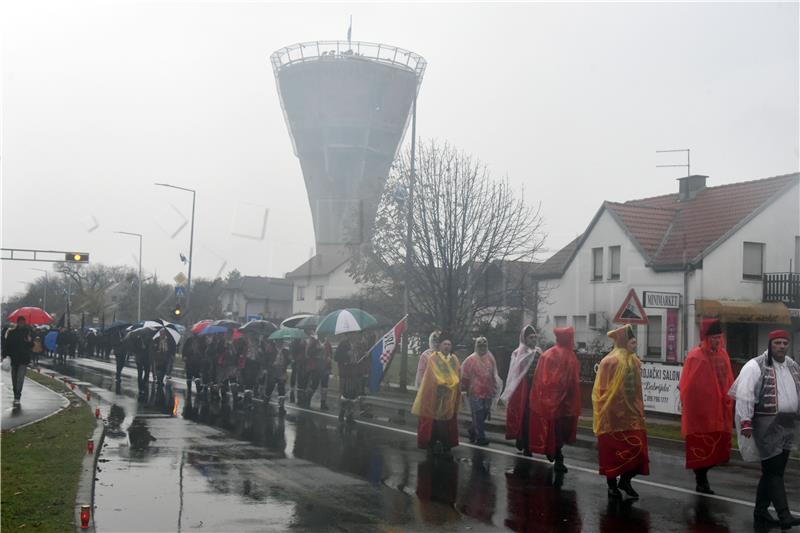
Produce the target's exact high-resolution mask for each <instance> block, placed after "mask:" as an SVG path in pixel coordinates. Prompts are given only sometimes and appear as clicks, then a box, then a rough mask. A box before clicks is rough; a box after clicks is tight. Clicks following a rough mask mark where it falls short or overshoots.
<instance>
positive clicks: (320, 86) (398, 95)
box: [271, 41, 426, 253]
mask: <svg viewBox="0 0 800 533" xmlns="http://www.w3.org/2000/svg"><path fill="white" fill-rule="evenodd" d="M271 61H272V68H273V70H274V72H275V79H276V82H277V85H278V94H279V96H280V100H281V107H282V108H283V114H284V117H285V119H286V124H287V126H288V127H289V135H290V136H291V138H292V145H293V147H294V153H295V155H296V156H297V158H298V159H299V160H300V167H301V169H302V171H303V178H304V180H305V182H306V191H307V193H308V201H309V205H310V207H311V214H312V217H313V220H314V233H315V237H316V245H317V252H318V253H324V252H326V251H337V252H340V253H341V250H342V248H344V247H345V246H346V245H352V244H359V243H361V242H364V241H366V240H368V239H369V238H370V237H371V236H372V232H373V227H374V222H375V212H376V210H377V207H378V201H379V200H380V196H381V194H382V193H383V188H384V185H385V183H386V178H387V176H388V174H389V168H390V166H391V164H392V161H393V160H394V158H395V156H396V154H397V150H398V148H399V146H400V143H401V141H402V139H403V135H404V133H405V130H406V126H407V125H408V122H409V118H410V111H411V108H412V104H413V101H414V98H415V96H416V94H417V91H418V90H419V86H420V83H421V82H422V76H423V74H424V72H425V65H426V63H425V60H424V59H423V58H422V57H421V56H419V55H417V54H415V53H413V52H409V51H408V50H403V49H401V48H397V47H395V46H388V45H385V44H374V43H365V42H355V41H354V42H348V41H317V42H308V43H299V44H294V45H291V46H287V47H285V48H281V49H280V50H278V51H276V52H275V53H274V54H272V56H271Z"/></svg>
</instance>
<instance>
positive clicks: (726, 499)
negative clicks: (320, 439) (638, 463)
mask: <svg viewBox="0 0 800 533" xmlns="http://www.w3.org/2000/svg"><path fill="white" fill-rule="evenodd" d="M286 407H287V408H289V409H294V410H296V411H302V412H304V413H311V414H314V415H320V416H327V417H328V418H334V419H336V420H338V419H339V417H338V416H336V415H332V414H329V413H323V412H320V411H314V410H312V409H305V408H303V407H297V406H294V405H287V406H286ZM355 423H356V424H361V425H363V426H369V427H374V428H378V429H383V430H387V431H394V432H396V433H402V434H404V435H409V436H412V437H416V436H417V433H416V432H415V431H409V430H407V429H400V428H395V427H391V426H384V425H382V424H376V423H374V422H366V421H363V420H355ZM459 446H464V447H466V448H473V449H475V450H483V451H486V452H491V453H496V454H499V455H506V456H508V457H513V458H515V459H527V460H529V461H533V462H535V463H543V464H548V465H549V464H551V463H550V461H548V460H546V459H540V458H538V457H526V456H524V455H519V454H516V453H512V452H508V451H505V450H498V449H496V448H488V447H486V446H477V445H475V444H469V443H466V442H465V443H463V444H459ZM564 464H565V465H566V466H567V467H568V468H571V469H572V470H577V471H578V472H585V473H587V474H595V475H598V474H597V469H592V468H586V467H583V466H578V465H571V464H567V463H564ZM633 481H634V482H635V483H641V484H642V485H648V486H650V487H656V488H659V489H665V490H671V491H673V492H680V493H683V494H691V495H693V496H701V497H704V498H710V499H714V500H719V501H723V502H728V503H735V504H738V505H743V506H745V507H755V503H753V502H748V501H745V500H739V499H737V498H729V497H727V496H720V495H718V494H701V493H699V492H696V491H693V490H691V489H685V488H683V487H677V486H675V485H668V484H666V483H659V482H657V481H650V480H647V479H641V478H634V480H633ZM792 514H794V515H795V516H800V514H799V513H796V512H793V513H792Z"/></svg>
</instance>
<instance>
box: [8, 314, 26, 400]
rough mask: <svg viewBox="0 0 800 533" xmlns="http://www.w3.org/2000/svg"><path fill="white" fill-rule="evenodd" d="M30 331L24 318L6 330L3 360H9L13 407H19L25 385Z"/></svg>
mask: <svg viewBox="0 0 800 533" xmlns="http://www.w3.org/2000/svg"><path fill="white" fill-rule="evenodd" d="M32 346H33V341H31V330H30V329H29V328H28V326H27V323H26V321H25V318H23V317H19V318H18V319H17V325H16V327H14V328H9V329H8V330H6V335H5V343H4V344H3V347H4V349H5V351H4V352H3V358H4V359H5V358H6V357H9V358H11V385H12V387H13V389H14V407H19V405H20V399H21V398H22V386H23V385H24V384H25V371H26V370H27V368H28V364H29V363H30V362H31V347H32Z"/></svg>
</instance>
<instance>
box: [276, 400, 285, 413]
mask: <svg viewBox="0 0 800 533" xmlns="http://www.w3.org/2000/svg"><path fill="white" fill-rule="evenodd" d="M285 402H286V396H278V413H280V414H282V415H285V414H286V407H284V403H285Z"/></svg>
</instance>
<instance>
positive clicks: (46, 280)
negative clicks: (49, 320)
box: [31, 268, 50, 311]
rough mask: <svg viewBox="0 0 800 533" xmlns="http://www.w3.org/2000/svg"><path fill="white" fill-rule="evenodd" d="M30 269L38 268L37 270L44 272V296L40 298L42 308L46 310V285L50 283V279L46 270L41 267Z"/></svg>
mask: <svg viewBox="0 0 800 533" xmlns="http://www.w3.org/2000/svg"><path fill="white" fill-rule="evenodd" d="M31 270H38V271H39V272H44V298H43V300H42V309H44V310H45V311H47V286H48V285H49V284H50V281H49V279H48V277H47V270H45V269H43V268H32V269H31Z"/></svg>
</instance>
